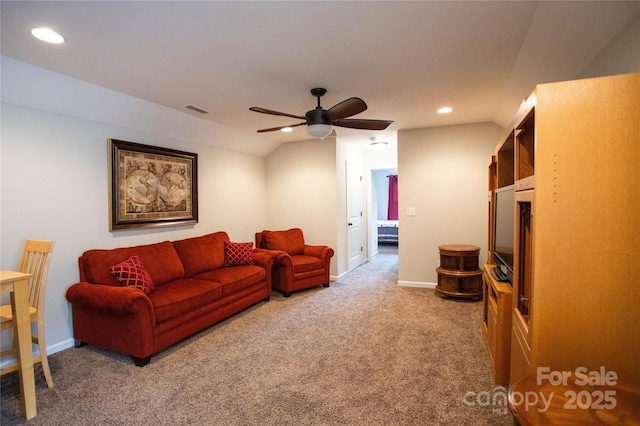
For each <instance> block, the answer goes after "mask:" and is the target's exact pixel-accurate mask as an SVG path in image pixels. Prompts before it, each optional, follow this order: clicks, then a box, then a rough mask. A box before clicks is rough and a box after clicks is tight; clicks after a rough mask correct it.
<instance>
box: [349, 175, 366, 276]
mask: <svg viewBox="0 0 640 426" xmlns="http://www.w3.org/2000/svg"><path fill="white" fill-rule="evenodd" d="M362 193H363V182H362V169H361V168H360V166H358V165H355V164H350V163H347V227H348V230H347V240H348V245H349V263H348V266H347V270H348V271H351V270H352V269H355V268H357V267H358V266H360V265H361V264H362V258H363V252H364V244H363V230H364V228H363V226H362V210H363V209H362Z"/></svg>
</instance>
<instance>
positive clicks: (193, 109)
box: [184, 105, 209, 114]
mask: <svg viewBox="0 0 640 426" xmlns="http://www.w3.org/2000/svg"><path fill="white" fill-rule="evenodd" d="M184 108H188V109H190V110H192V111H195V112H199V113H200V114H209V111H207V110H206V109H204V108H200V107H197V106H195V105H185V106H184Z"/></svg>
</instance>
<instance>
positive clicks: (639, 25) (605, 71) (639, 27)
mask: <svg viewBox="0 0 640 426" xmlns="http://www.w3.org/2000/svg"><path fill="white" fill-rule="evenodd" d="M638 71H640V14H638V15H636V17H635V18H634V19H632V20H631V22H629V24H628V25H627V26H626V27H625V28H624V29H623V30H622V31H621V32H620V34H618V35H617V36H616V37H615V38H614V39H613V40H611V42H610V43H609V44H608V45H607V46H606V47H605V48H604V50H603V51H602V52H601V53H600V55H598V57H597V58H596V59H595V60H594V61H593V62H592V63H591V64H589V66H588V67H587V68H586V69H585V70H584V71H583V72H582V73H581V74H580V76H579V78H589V77H601V76H605V75H616V74H628V73H632V72H638ZM531 90H533V87H532V88H531Z"/></svg>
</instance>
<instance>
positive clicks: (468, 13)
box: [0, 1, 640, 154]
mask: <svg viewBox="0 0 640 426" xmlns="http://www.w3.org/2000/svg"><path fill="white" fill-rule="evenodd" d="M0 7H1V9H0V13H1V27H2V28H1V43H2V44H1V48H2V55H4V56H8V57H11V58H14V59H17V60H19V61H23V62H26V63H29V64H32V65H35V66H37V67H41V68H45V69H48V70H51V71H55V72H57V73H61V74H65V75H68V76H71V77H74V78H78V79H81V80H84V81H87V82H91V83H94V84H97V85H100V86H104V87H107V88H110V89H113V90H116V91H119V92H123V93H126V94H129V95H132V96H135V97H138V98H141V99H145V100H148V101H151V102H155V103H157V104H161V105H164V106H167V107H169V108H175V109H177V110H181V111H184V112H185V113H186V114H191V115H194V116H197V117H200V118H202V119H205V120H212V121H214V122H216V123H219V124H222V125H225V126H228V127H230V128H233V129H236V130H239V131H241V132H246V134H247V142H246V145H245V146H239V147H238V149H239V150H241V151H246V152H253V153H258V154H264V150H263V149H261V147H260V146H259V144H260V141H265V142H270V143H271V144H273V143H274V142H290V141H296V140H305V139H309V136H307V134H306V132H305V130H304V126H302V127H297V128H295V129H294V131H293V132H292V133H289V134H284V133H282V132H271V133H261V134H257V133H256V130H257V129H261V128H269V127H276V126H281V125H286V124H294V123H296V122H299V120H296V119H289V118H286V117H278V116H271V115H264V114H258V113H255V112H251V111H249V107H251V106H259V107H263V108H267V109H272V110H277V111H282V112H286V113H290V114H296V115H304V113H305V112H306V111H308V110H310V109H313V108H314V107H315V105H316V99H315V98H313V97H312V96H311V94H310V93H309V90H310V89H311V88H313V87H324V88H326V89H327V90H328V92H327V94H326V95H325V96H324V97H323V98H322V105H323V107H324V108H325V109H328V108H329V107H331V106H333V105H334V104H336V103H338V102H340V101H342V100H344V99H346V98H348V97H351V96H357V97H360V98H362V99H364V100H365V101H366V102H367V104H368V106H369V109H368V110H367V111H365V112H363V113H361V114H359V115H357V116H356V117H355V118H372V119H387V120H394V123H393V124H392V125H391V126H390V127H389V129H388V130H387V131H384V132H374V131H363V130H351V129H342V128H336V131H337V132H338V134H339V135H340V136H341V137H344V138H345V139H349V140H352V141H355V142H356V143H363V144H364V143H368V141H369V139H370V138H371V137H374V136H375V137H377V139H378V140H387V139H388V140H392V141H395V132H396V131H397V130H399V129H410V128H420V127H432V126H442V125H450V124H460V123H473V122H483V121H493V122H495V123H497V124H499V125H501V126H503V127H505V126H507V125H508V124H509V121H510V119H511V118H512V117H513V114H514V113H515V111H516V109H517V107H518V105H519V104H520V102H521V100H522V99H523V98H524V97H526V96H527V95H528V94H529V93H530V92H531V90H532V89H533V86H534V85H535V84H537V83H544V82H550V81H560V80H568V79H574V78H577V77H578V76H579V75H580V73H581V72H582V71H583V70H584V69H585V68H586V67H587V66H588V65H589V64H590V62H591V61H592V60H593V59H594V58H595V57H596V56H597V55H598V53H600V51H601V50H602V49H603V48H604V47H605V46H606V45H607V43H608V42H609V41H611V39H612V38H613V37H614V36H615V35H616V34H618V33H619V32H620V31H621V30H622V29H623V27H624V26H625V25H626V24H627V23H628V22H629V21H630V20H631V19H632V18H633V17H634V16H635V15H636V14H637V13H640V2H638V1H621V2H617V1H579V2H565V1H557V2H556V1H543V2H527V1H496V2H493V1H470V2H467V1H450V2H436V1H424V2H423V1H411V2H401V1H390V2H383V1H349V2H338V1H293V2H292V1H286V2H275V1H268V2H265V1H260V2H249V1H235V2H223V1H156V2H150V1H144V2H143V1H106V2H102V1H84V2H82V1H81V2H71V1H65V2H58V1H44V2H38V1H18V2H14V1H2V3H1V6H0ZM36 26H48V27H51V28H53V29H55V30H57V31H59V32H60V33H62V34H63V35H64V36H65V37H66V39H67V42H66V43H65V44H63V45H47V44H45V43H42V42H40V41H38V40H36V39H35V38H33V37H32V36H31V35H30V30H31V28H33V27H36ZM188 104H193V105H196V106H198V107H201V108H203V109H205V110H208V111H210V113H209V114H207V115H200V114H198V113H195V112H192V111H190V110H186V109H184V106H185V105H188ZM444 105H448V106H451V107H453V109H454V111H453V113H451V114H448V115H439V114H437V113H436V110H437V109H438V108H439V107H441V106H444ZM212 144H215V141H212Z"/></svg>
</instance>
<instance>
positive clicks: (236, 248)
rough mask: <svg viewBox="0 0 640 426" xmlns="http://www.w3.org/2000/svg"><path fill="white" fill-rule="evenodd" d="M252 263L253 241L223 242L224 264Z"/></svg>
mask: <svg viewBox="0 0 640 426" xmlns="http://www.w3.org/2000/svg"><path fill="white" fill-rule="evenodd" d="M252 264H253V243H233V242H231V241H225V242H224V266H242V265H252Z"/></svg>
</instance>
